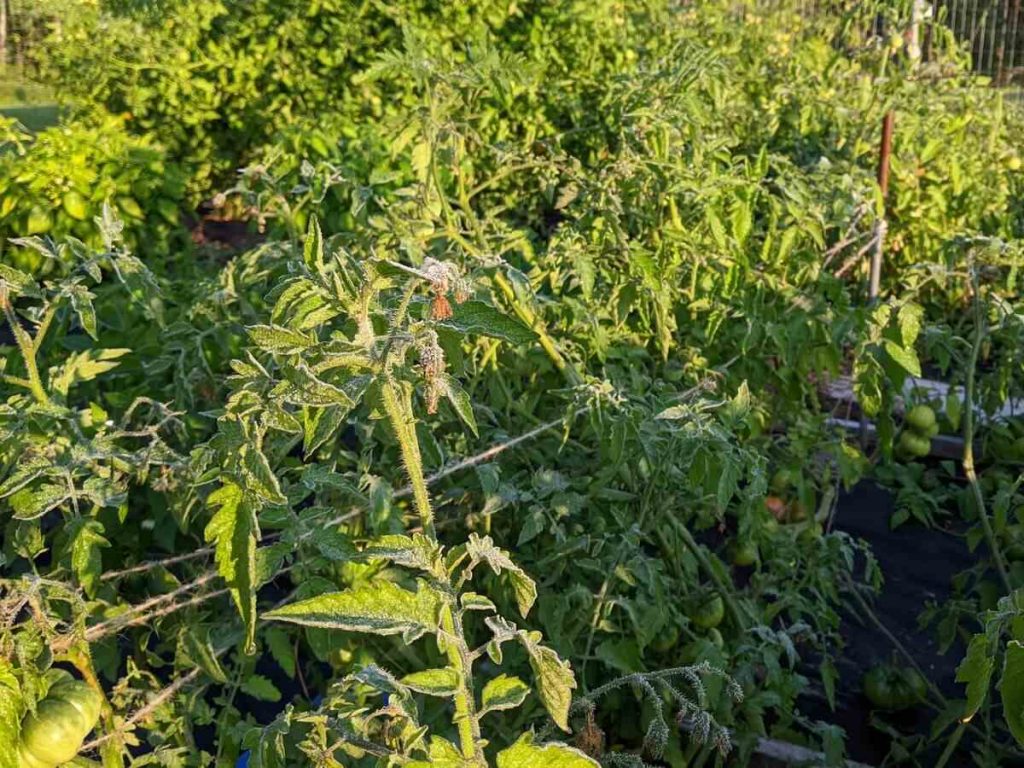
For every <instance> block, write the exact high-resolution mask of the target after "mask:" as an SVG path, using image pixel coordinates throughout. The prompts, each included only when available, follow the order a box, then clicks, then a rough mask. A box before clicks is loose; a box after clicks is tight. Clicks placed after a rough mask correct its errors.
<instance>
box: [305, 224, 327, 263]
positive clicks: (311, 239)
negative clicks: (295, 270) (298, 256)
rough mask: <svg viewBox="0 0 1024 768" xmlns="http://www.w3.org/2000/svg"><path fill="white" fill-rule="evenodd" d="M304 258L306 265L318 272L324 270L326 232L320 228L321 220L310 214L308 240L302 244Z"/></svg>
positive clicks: (307, 230)
mask: <svg viewBox="0 0 1024 768" xmlns="http://www.w3.org/2000/svg"><path fill="white" fill-rule="evenodd" d="M302 260H303V261H304V262H305V263H306V266H307V267H308V268H309V269H310V270H312V271H314V272H317V273H320V272H323V270H324V233H323V232H322V231H321V230H320V221H319V219H317V217H316V216H310V218H309V226H307V227H306V241H305V242H304V243H303V245H302Z"/></svg>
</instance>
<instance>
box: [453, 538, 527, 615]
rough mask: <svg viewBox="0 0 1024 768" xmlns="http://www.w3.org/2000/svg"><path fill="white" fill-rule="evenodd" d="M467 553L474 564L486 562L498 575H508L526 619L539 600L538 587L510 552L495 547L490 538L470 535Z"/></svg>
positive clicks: (517, 603) (521, 611)
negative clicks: (513, 559) (515, 561)
mask: <svg viewBox="0 0 1024 768" xmlns="http://www.w3.org/2000/svg"><path fill="white" fill-rule="evenodd" d="M466 552H467V553H468V554H469V556H470V558H472V560H473V561H474V562H485V563H487V565H489V566H490V567H491V570H493V571H494V572H495V573H497V574H499V575H500V574H502V573H508V575H509V579H510V580H511V582H512V589H513V591H514V592H515V595H516V605H517V606H518V607H519V613H520V614H521V615H522V616H523V618H525V617H526V615H527V614H528V613H529V612H530V608H532V607H533V603H534V601H535V600H536V599H537V585H536V584H535V583H534V581H533V579H531V578H530V577H529V576H527V575H526V572H525V571H524V570H523V569H522V568H520V567H519V566H518V565H516V564H515V563H514V562H512V558H511V557H509V554H508V552H506V551H505V550H503V549H499V548H498V547H496V546H495V545H494V541H492V540H491V537H490V536H484V537H480V536H478V535H477V534H475V533H471V534H470V535H469V541H468V542H467V544H466Z"/></svg>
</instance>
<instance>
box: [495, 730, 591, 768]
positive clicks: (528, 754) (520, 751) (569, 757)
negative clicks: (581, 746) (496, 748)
mask: <svg viewBox="0 0 1024 768" xmlns="http://www.w3.org/2000/svg"><path fill="white" fill-rule="evenodd" d="M598 766H599V763H598V762H597V761H596V760H594V759H593V758H590V757H587V755H585V754H584V753H583V752H580V751H579V750H578V749H574V748H572V747H569V746H566V745H565V744H558V743H552V744H541V745H537V744H534V743H533V735H532V734H529V733H524V734H523V735H522V736H520V737H519V741H517V742H516V743H515V744H513V745H512V746H511V747H509V748H508V749H506V750H503V751H501V752H499V753H498V768H597V767H598Z"/></svg>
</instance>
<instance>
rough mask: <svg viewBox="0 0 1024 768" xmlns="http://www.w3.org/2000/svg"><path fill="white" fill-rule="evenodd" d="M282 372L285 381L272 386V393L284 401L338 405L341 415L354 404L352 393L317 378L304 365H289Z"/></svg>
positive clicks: (316, 405) (314, 404) (298, 403)
mask: <svg viewBox="0 0 1024 768" xmlns="http://www.w3.org/2000/svg"><path fill="white" fill-rule="evenodd" d="M283 373H284V377H285V381H282V382H281V383H280V384H278V385H277V386H276V387H274V391H273V394H274V395H275V396H278V397H281V398H282V399H283V400H284V401H285V402H288V403H292V404H293V405H304V406H314V407H326V406H331V405H335V406H340V407H341V411H342V415H344V414H347V413H348V410H349V409H350V408H352V406H354V405H355V400H354V399H353V397H352V395H350V394H349V393H348V392H346V391H345V390H344V389H342V388H341V387H337V386H335V385H334V384H329V383H328V382H326V381H323V380H321V379H319V378H317V377H316V376H315V375H314V374H313V372H312V371H310V370H309V369H308V368H307V367H306V366H305V365H296V366H289V367H287V368H285V369H284V371H283Z"/></svg>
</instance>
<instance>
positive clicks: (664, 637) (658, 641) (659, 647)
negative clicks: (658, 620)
mask: <svg viewBox="0 0 1024 768" xmlns="http://www.w3.org/2000/svg"><path fill="white" fill-rule="evenodd" d="M677 642H679V627H665V629H663V630H661V632H659V633H658V636H657V637H656V638H654V641H653V642H652V643H651V648H653V649H654V650H656V651H658V652H662V653H663V652H665V651H668V650H671V649H672V648H674V647H675V645H676V643H677Z"/></svg>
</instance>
